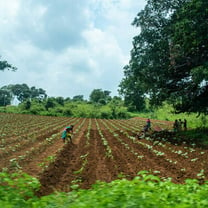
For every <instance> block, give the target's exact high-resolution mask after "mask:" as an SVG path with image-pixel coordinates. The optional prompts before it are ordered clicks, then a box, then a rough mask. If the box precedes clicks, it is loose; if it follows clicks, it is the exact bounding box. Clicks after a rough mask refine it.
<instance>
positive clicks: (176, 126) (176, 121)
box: [173, 119, 179, 132]
mask: <svg viewBox="0 0 208 208" xmlns="http://www.w3.org/2000/svg"><path fill="white" fill-rule="evenodd" d="M178 128H179V124H178V120H177V119H176V120H175V122H174V124H173V130H174V132H178Z"/></svg>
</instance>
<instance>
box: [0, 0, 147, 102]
mask: <svg viewBox="0 0 208 208" xmlns="http://www.w3.org/2000/svg"><path fill="white" fill-rule="evenodd" d="M144 4H145V0H142V1H139V2H138V1H135V0H105V1H103V0H86V1H81V0H77V1H74V0H62V1H55V0H50V1H41V0H36V1H32V0H27V1H23V0H7V1H4V0H0V23H1V24H0V30H1V33H0V46H1V47H0V55H1V56H2V59H6V60H7V61H8V62H9V63H11V64H12V65H14V66H16V67H18V71H17V72H11V71H4V72H0V73H1V76H0V83H1V86H3V85H8V84H22V83H26V84H27V85H28V86H29V87H32V86H35V87H38V88H43V89H44V90H46V93H47V94H48V95H49V96H63V97H73V96H75V95H84V96H85V98H86V99H88V96H89V94H90V93H91V92H92V90H93V89H103V90H109V91H112V95H115V94H117V88H118V85H119V82H120V81H121V79H122V76H123V66H124V65H126V64H127V63H128V60H129V54H130V49H131V47H132V46H131V42H132V38H133V36H135V35H136V34H137V33H138V29H137V28H134V27H133V26H131V22H132V21H133V18H134V17H135V16H136V14H137V13H138V12H139V11H140V10H141V9H142V8H143V7H144ZM1 86H0V87H1Z"/></svg>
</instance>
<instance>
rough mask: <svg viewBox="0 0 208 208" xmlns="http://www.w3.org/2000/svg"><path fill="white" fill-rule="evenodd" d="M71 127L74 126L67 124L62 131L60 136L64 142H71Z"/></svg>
mask: <svg viewBox="0 0 208 208" xmlns="http://www.w3.org/2000/svg"><path fill="white" fill-rule="evenodd" d="M73 128H74V126H73V125H71V126H67V127H66V128H65V129H64V131H63V132H62V134H61V138H62V140H63V142H64V143H66V142H70V143H72V134H73Z"/></svg>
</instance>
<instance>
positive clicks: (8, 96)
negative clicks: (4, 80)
mask: <svg viewBox="0 0 208 208" xmlns="http://www.w3.org/2000/svg"><path fill="white" fill-rule="evenodd" d="M15 98H16V99H17V100H18V101H19V102H20V103H21V102H24V101H26V100H31V99H39V100H43V99H45V98H47V95H46V92H45V90H43V89H42V88H39V89H36V88H35V87H34V86H33V87H31V88H30V87H28V86H27V84H15V85H8V86H3V87H1V88H0V106H6V105H10V104H11V103H12V101H13V100H14V99H15Z"/></svg>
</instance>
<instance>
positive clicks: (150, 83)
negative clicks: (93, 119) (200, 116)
mask: <svg viewBox="0 0 208 208" xmlns="http://www.w3.org/2000/svg"><path fill="white" fill-rule="evenodd" d="M207 20H208V1H207V0H172V1H169V0H148V1H147V5H146V6H145V8H144V10H142V11H141V12H140V13H138V15H137V17H136V18H135V19H134V21H133V25H135V26H137V27H140V29H141V32H140V34H139V35H138V36H136V37H134V40H133V49H132V51H131V60H130V62H129V65H128V66H126V67H125V68H124V76H125V78H124V79H123V80H122V81H121V83H120V92H121V93H123V95H124V96H126V97H128V93H129V92H131V91H132V92H131V94H137V95H138V96H139V97H140V98H142V96H144V95H148V97H149V98H150V104H152V105H156V106H157V105H161V104H162V102H163V101H165V100H168V101H169V102H170V103H172V104H173V106H174V107H175V109H176V112H199V113H201V112H203V113H207V112H208V21H207Z"/></svg>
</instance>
